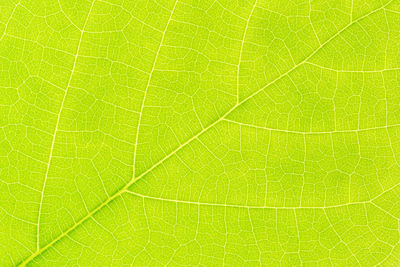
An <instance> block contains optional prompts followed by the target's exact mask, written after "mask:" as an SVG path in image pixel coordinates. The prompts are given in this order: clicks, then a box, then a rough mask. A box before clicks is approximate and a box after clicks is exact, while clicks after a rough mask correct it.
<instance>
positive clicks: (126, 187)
mask: <svg viewBox="0 0 400 267" xmlns="http://www.w3.org/2000/svg"><path fill="white" fill-rule="evenodd" d="M94 1H95V0H94ZM392 1H393V0H391V1H389V2H387V3H386V4H384V5H382V6H381V7H379V8H377V9H374V10H372V11H371V12H369V13H367V14H365V15H363V16H361V17H359V18H358V19H356V20H353V21H351V22H350V23H349V24H347V25H346V26H345V27H343V28H342V29H341V30H339V31H338V32H336V33H335V34H334V35H332V36H331V37H330V38H329V39H327V40H326V41H325V42H324V43H323V44H321V45H320V46H319V47H318V48H316V49H315V50H314V51H313V52H312V53H310V55H308V56H307V57H306V58H305V59H304V60H303V61H301V62H300V63H298V64H296V65H295V66H293V67H292V68H290V69H289V70H288V71H286V72H285V73H283V74H281V75H280V76H278V77H277V78H275V79H274V80H272V81H271V82H269V83H268V84H266V85H265V86H263V87H262V88H260V89H258V90H257V91H255V92H254V93H252V94H250V95H249V96H248V97H246V98H245V99H244V100H242V101H240V102H237V103H236V104H235V105H234V106H233V107H232V108H231V109H230V110H228V111H227V112H226V113H225V114H224V115H222V116H221V117H220V118H219V119H218V120H216V121H215V122H213V123H211V124H210V125H208V126H207V127H205V128H204V129H203V130H201V131H200V132H199V133H197V134H196V135H194V136H193V137H192V138H190V139H188V140H187V141H186V142H185V143H183V144H181V145H180V146H179V147H177V148H176V149H175V150H173V151H172V152H170V153H169V154H168V155H167V156H165V157H164V158H162V159H161V160H159V161H158V162H157V163H155V164H154V165H153V166H151V167H150V168H149V169H147V170H146V171H144V172H143V173H141V174H140V175H139V176H137V177H134V178H133V179H132V180H131V181H130V182H128V183H127V184H126V185H125V186H124V187H123V188H122V189H120V190H119V191H118V192H116V193H115V194H114V195H112V196H111V197H109V198H108V199H107V200H106V201H104V202H103V203H102V204H100V205H99V206H98V207H96V208H95V209H94V210H92V211H91V212H90V213H88V214H87V215H86V216H85V217H83V218H82V219H80V220H79V221H78V222H76V223H75V224H74V225H73V226H71V227H70V228H69V229H68V230H66V231H65V232H64V233H62V234H61V235H59V236H58V237H57V238H55V239H54V240H53V241H51V242H50V243H48V244H47V245H46V246H44V247H42V248H40V249H39V250H37V251H36V252H35V253H33V254H32V255H30V256H29V257H27V258H26V259H25V260H23V261H22V262H21V263H20V264H18V266H25V265H26V264H27V263H29V262H30V261H31V260H33V259H34V258H36V257H37V256H39V255H40V254H41V253H42V252H44V251H46V250H47V249H48V248H50V247H51V246H53V245H54V244H55V243H56V242H58V241H59V240H61V239H62V238H63V237H65V236H67V235H68V234H69V233H70V232H72V231H73V230H75V229H76V228H77V227H78V226H79V225H81V224H82V223H83V222H85V221H86V220H87V219H89V218H91V217H92V216H93V215H94V214H96V213H97V212H98V211H99V210H101V209H102V208H103V207H105V206H107V205H108V204H109V203H110V202H112V201H113V200H114V199H115V198H117V197H119V196H120V195H122V194H123V193H125V192H126V191H127V189H128V188H129V187H130V186H131V185H132V184H134V183H135V182H136V181H138V180H139V179H141V178H142V177H144V176H145V175H146V174H148V173H149V172H151V171H152V170H153V169H155V168H156V167H158V166H159V165H160V164H162V163H163V162H164V161H166V160H167V159H169V158H170V157H171V156H173V155H175V154H176V153H177V152H178V151H180V150H181V149H183V148H184V147H185V146H186V145H188V144H189V143H191V142H192V141H193V140H195V139H197V138H198V137H200V136H201V135H202V134H203V133H205V132H206V131H208V130H209V129H211V128H213V127H214V126H215V125H216V124H218V123H219V122H221V121H223V120H224V119H225V118H226V117H227V116H228V115H229V114H231V113H232V112H233V111H234V110H236V109H237V108H238V107H240V106H241V105H242V104H244V103H245V102H247V101H248V100H250V99H252V98H253V97H254V96H256V95H258V94H259V93H260V92H262V91H263V90H265V89H266V88H268V87H270V86H271V85H273V84H275V83H276V82H278V81H279V80H281V79H282V78H284V77H286V76H287V75H289V74H290V73H291V72H293V71H294V70H296V69H297V68H298V67H300V66H301V65H303V64H305V63H307V61H308V60H309V59H310V58H311V57H313V56H314V55H315V54H316V53H318V52H319V51H320V50H321V49H322V48H323V47H325V46H326V45H327V44H329V43H330V42H331V41H332V40H333V39H335V38H336V37H337V36H339V35H340V34H341V33H342V32H344V31H345V30H347V29H348V28H350V27H351V26H352V25H354V24H357V23H358V22H360V21H361V20H363V19H365V18H367V17H368V16H370V15H372V14H374V13H376V12H378V11H380V10H382V9H384V8H385V7H386V6H388V5H389V4H390V3H391V2H392ZM171 12H172V10H171ZM161 42H162V40H160V46H161ZM154 60H156V58H155V59H154Z"/></svg>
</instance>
